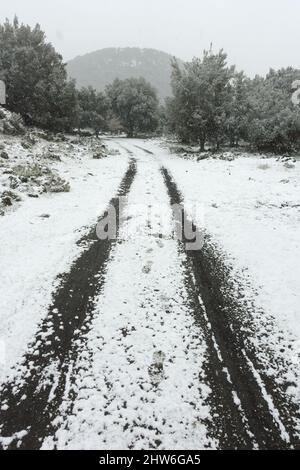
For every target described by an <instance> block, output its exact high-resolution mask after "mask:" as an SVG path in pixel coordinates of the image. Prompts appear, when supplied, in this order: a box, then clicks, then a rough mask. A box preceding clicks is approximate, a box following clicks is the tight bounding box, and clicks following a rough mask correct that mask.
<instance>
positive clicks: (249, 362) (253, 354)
mask: <svg viewBox="0 0 300 470" xmlns="http://www.w3.org/2000/svg"><path fill="white" fill-rule="evenodd" d="M109 145H112V146H114V147H116V146H118V147H119V148H120V150H121V152H122V155H121V156H120V157H117V158H120V161H117V160H116V159H112V161H110V162H108V160H106V162H107V165H108V168H107V175H108V179H109V175H110V171H111V170H112V169H113V168H115V167H116V166H117V168H115V171H116V176H117V177H118V178H119V180H118V183H119V188H118V189H117V188H113V186H112V193H111V194H110V197H111V200H110V203H111V206H112V207H113V208H115V209H116V211H117V215H118V216H117V227H116V228H117V231H116V234H117V237H116V240H99V239H98V238H97V237H96V230H95V226H91V228H90V231H87V232H86V233H85V234H84V235H83V236H82V238H81V239H80V240H77V244H78V246H80V251H79V252H78V255H77V256H76V257H74V258H73V262H72V264H70V267H69V268H68V269H67V270H66V272H65V273H64V274H63V275H62V276H61V282H59V283H58V285H56V286H55V289H54V291H53V292H52V293H51V298H50V301H48V305H47V308H46V312H45V313H44V314H43V315H40V317H39V318H38V316H37V315H36V316H35V318H34V321H35V322H36V325H35V326H34V325H31V327H30V331H31V333H32V338H31V341H30V344H29V346H28V347H27V351H26V352H25V353H24V354H23V359H22V360H21V359H20V357H18V356H16V358H15V361H16V363H15V364H13V360H12V361H11V362H12V369H13V373H12V372H10V371H7V374H8V380H7V381H6V382H4V383H3V386H2V389H1V411H0V423H1V424H0V425H1V433H0V434H1V438H0V442H1V444H2V447H3V448H23V449H26V448H27V449H28V448H34V449H56V448H58V449H203V448H250V449H251V448H252V449H258V448H261V449H262V448H293V447H298V446H299V410H298V403H297V400H296V399H295V400H294V399H292V398H291V395H290V394H287V393H286V391H287V389H288V387H290V386H291V384H294V381H295V380H296V379H295V375H296V371H295V367H294V368H291V369H289V370H287V367H288V365H289V364H288V361H287V360H286V356H283V355H280V354H279V353H278V354H277V351H276V350H274V349H271V350H270V347H269V344H268V343H267V341H265V342H263V340H262V339H261V338H262V337H264V336H263V334H265V331H266V323H267V326H268V327H269V331H270V334H273V333H274V334H277V335H278V337H280V335H281V336H282V343H281V344H287V342H288V340H287V337H286V336H285V335H282V331H281V329H280V326H279V325H276V324H274V322H272V321H271V320H270V319H269V317H266V318H264V312H263V310H261V309H260V310H259V312H260V315H261V317H262V320H261V325H260V324H258V323H259V322H257V316H256V315H254V314H253V298H252V297H251V295H250V294H249V291H247V295H245V292H244V290H243V287H244V286H243V279H242V278H241V279H238V282H237V277H236V278H235V282H233V280H232V270H231V268H230V266H229V265H227V264H226V260H224V257H223V256H222V253H221V251H220V250H219V245H218V244H216V243H215V240H214V237H213V236H212V235H211V234H209V233H206V229H207V227H205V226H202V225H201V224H204V222H203V221H202V220H201V219H200V218H199V219H195V216H194V214H193V211H192V200H191V198H190V197H189V192H188V188H187V187H185V182H186V180H185V179H184V177H183V176H182V175H183V174H184V172H185V171H186V168H188V164H187V163H186V162H185V161H184V160H182V159H180V158H178V157H170V155H168V153H167V152H166V151H165V150H163V149H162V148H161V147H160V146H159V145H158V144H155V143H153V142H143V141H135V140H133V139H119V140H118V139H117V140H115V141H114V142H113V143H110V144H109ZM125 162H126V164H124V163H125ZM126 165H127V167H126ZM180 165H181V166H180ZM179 168H181V172H182V174H181V173H180V170H179ZM120 171H121V173H123V176H122V177H123V179H122V181H121V178H120ZM176 172H177V173H176ZM193 181H194V180H191V183H192V182H193ZM70 194H72V193H70ZM100 197H101V198H102V203H99V207H100V212H98V213H97V212H96V207H95V206H94V208H95V212H94V220H95V219H96V218H97V217H100V218H101V217H102V216H103V215H105V214H104V209H103V201H104V200H105V205H106V207H107V206H108V202H109V199H108V198H107V192H105V193H104V194H103V195H101V196H100ZM119 197H122V198H123V200H124V207H123V210H122V211H119V206H118V198H119ZM196 202H198V203H199V204H201V203H202V201H199V200H198V201H196ZM175 204H176V205H179V204H182V205H184V206H186V208H187V211H186V214H185V215H186V218H187V219H190V221H191V222H193V223H194V225H193V228H194V230H195V233H196V234H197V235H199V238H202V236H203V234H205V243H204V247H203V248H202V249H201V250H191V251H187V250H186V241H187V240H186V239H185V238H184V237H183V238H182V239H181V240H178V239H177V238H176V237H175V236H174V232H175V228H176V223H178V220H176V218H175V216H174V211H173V210H172V207H173V205H175ZM15 217H17V213H16V215H15ZM91 218H92V217H91ZM191 219H193V220H191ZM78 228H80V227H78ZM12 243H13V242H12ZM73 256H74V255H73ZM50 265H51V264H50ZM51 266H52V265H51ZM58 272H59V271H58ZM51 276H53V277H54V274H53V273H52V272H51ZM33 291H34V288H33ZM49 295H50V294H49ZM16 297H17V296H16ZM22 302H25V299H24V298H23V299H22V296H19V304H18V305H20V303H21V304H22ZM43 309H44V310H45V306H44V305H43ZM16 310H17V307H16ZM254 310H255V309H254ZM256 313H257V312H256ZM37 319H38V321H37ZM34 321H33V322H34ZM260 333H261V334H260ZM28 335H29V334H28ZM11 338H12V340H13V333H12V337H11ZM25 339H26V340H27V336H26V337H25ZM25 339H23V342H24V341H25ZM257 345H259V346H260V350H259V351H257V349H256V348H257ZM19 349H20V351H21V350H22V348H21V347H20V348H19ZM270 367H272V368H274V369H276V371H277V375H279V376H280V378H281V381H280V380H275V378H274V375H272V374H270V373H269V368H270ZM288 372H289V374H288ZM276 378H278V377H277V376H276Z"/></svg>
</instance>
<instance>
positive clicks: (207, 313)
mask: <svg viewBox="0 0 300 470" xmlns="http://www.w3.org/2000/svg"><path fill="white" fill-rule="evenodd" d="M162 174H163V176H164V179H165V183H166V186H167V188H168V193H169V197H170V202H171V204H172V205H173V204H182V196H181V194H180V192H179V191H178V189H177V187H176V184H175V183H174V181H173V180H172V178H171V176H170V174H169V172H168V171H167V170H166V169H165V168H162ZM184 217H185V219H186V220H187V218H186V216H184ZM194 229H195V230H197V228H196V227H195V226H194ZM184 242H185V241H184V236H183V241H182V242H179V243H180V250H185V247H184ZM186 256H187V271H188V272H189V283H190V285H192V287H193V288H192V289H191V295H192V296H193V300H194V315H195V317H196V318H197V320H198V322H199V325H201V327H202V328H203V329H204V331H205V333H206V337H207V344H208V350H209V354H208V367H207V370H206V373H207V377H208V379H209V382H210V385H211V387H212V389H213V394H214V403H213V404H212V406H214V407H215V410H216V413H217V416H218V417H217V418H216V422H215V425H216V426H217V427H219V428H220V429H219V432H218V434H219V435H218V437H219V439H220V444H221V447H222V448H257V447H258V448H259V449H287V448H291V443H290V436H289V434H288V432H287V431H286V428H285V425H284V423H283V421H282V417H281V416H280V415H279V412H278V410H277V409H276V408H275V405H274V402H275V400H273V398H272V396H271V394H270V391H268V392H267V390H266V387H265V386H264V383H263V381H262V379H261V377H260V374H259V372H258V370H257V367H256V364H255V362H254V361H251V360H250V358H249V355H248V351H247V349H246V347H245V343H244V340H243V334H242V332H240V331H237V330H236V329H235V325H233V323H232V316H233V313H234V311H235V309H239V308H240V307H239V306H238V305H237V304H235V302H234V300H233V299H232V298H227V297H226V294H224V292H227V291H228V289H226V281H227V278H226V269H225V266H223V265H222V263H221V262H220V259H218V257H217V256H216V254H215V253H213V251H212V250H210V249H209V248H208V249H207V248H205V249H202V250H197V251H186ZM246 351H247V352H246ZM254 364H255V365H254ZM274 394H276V391H274Z"/></svg>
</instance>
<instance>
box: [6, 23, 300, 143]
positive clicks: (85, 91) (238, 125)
mask: <svg viewBox="0 0 300 470" xmlns="http://www.w3.org/2000/svg"><path fill="white" fill-rule="evenodd" d="M297 79H300V71H299V70H295V69H293V68H291V67H290V68H286V69H281V70H279V71H274V70H270V72H269V74H268V75H267V76H266V77H265V78H262V77H259V76H256V77H255V78H254V79H250V78H248V77H246V76H245V75H244V73H243V72H237V71H236V70H235V67H233V66H231V67H229V66H228V65H227V55H226V54H225V53H224V51H223V50H220V51H219V52H218V53H213V51H212V50H210V51H204V53H203V57H202V58H195V59H193V60H192V61H191V62H188V63H185V64H184V65H183V66H182V65H179V64H177V62H176V61H175V60H174V62H173V64H172V78H171V85H172V90H173V96H172V97H170V98H168V99H167V100H166V103H165V106H162V105H161V104H160V103H159V100H158V98H157V94H156V90H155V89H154V88H153V87H152V86H151V85H150V84H149V83H148V82H146V80H145V79H143V78H139V79H136V78H130V79H127V80H118V79H117V80H115V81H114V82H113V83H112V84H111V85H109V86H107V87H106V89H105V90H104V91H103V92H97V91H96V90H95V89H94V88H92V87H88V88H82V89H80V90H77V89H76V86H75V82H74V81H72V80H69V79H68V77H67V73H66V66H65V64H64V63H63V59H62V57H61V55H60V54H58V53H57V52H56V51H55V49H54V47H53V46H52V45H51V44H49V43H47V42H46V38H45V34H44V33H43V31H42V30H41V29H40V26H39V25H36V26H35V27H34V28H31V27H29V26H26V25H24V24H20V23H19V21H18V19H17V18H15V19H14V21H13V22H12V23H10V22H9V21H8V20H6V21H5V22H4V24H2V25H0V80H4V81H5V83H6V89H7V107H8V108H9V109H10V110H12V111H14V112H16V113H20V114H21V115H22V116H23V118H24V119H25V120H26V122H27V123H28V124H33V125H36V126H39V127H41V128H44V129H49V130H51V131H71V130H73V129H75V128H77V129H79V130H81V129H86V128H88V129H92V130H93V131H94V132H95V133H99V132H103V131H112V132H115V131H120V130H122V131H125V132H126V133H127V135H128V136H136V135H141V134H151V133H154V132H161V131H163V130H164V131H165V132H171V133H172V134H174V135H175V136H176V137H177V138H178V139H180V140H181V141H182V142H185V143H196V144H199V146H200V147H201V149H202V150H204V149H205V148H206V147H207V145H209V146H210V147H212V148H214V149H219V148H220V147H221V146H222V145H225V144H226V145H230V146H238V145H239V144H240V143H241V142H243V143H247V144H249V145H250V146H251V147H252V148H253V149H256V150H257V149H258V150H261V151H275V152H287V151H292V150H293V149H294V148H297V147H299V143H300V106H296V105H295V104H293V103H292V100H291V96H292V93H293V90H292V84H293V82H294V81H295V80H297Z"/></svg>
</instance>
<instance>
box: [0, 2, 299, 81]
mask: <svg viewBox="0 0 300 470" xmlns="http://www.w3.org/2000/svg"><path fill="white" fill-rule="evenodd" d="M0 2H1V4H0V15H1V17H0V19H1V21H3V20H4V18H5V17H8V18H10V19H12V18H13V16H14V14H17V15H18V16H19V19H20V20H21V21H23V22H24V23H28V24H30V25H34V24H35V23H36V22H38V23H40V24H41V26H42V28H43V29H44V31H45V32H46V34H47V37H48V39H49V41H51V42H52V43H53V44H54V45H55V47H56V48H57V50H58V51H60V52H61V54H62V55H63V57H64V58H65V60H69V59H71V58H73V57H75V56H77V55H81V54H84V53H86V52H91V51H94V50H97V49H102V48H104V47H126V46H138V47H151V48H155V49H160V50H163V51H166V52H169V53H171V54H173V55H176V56H178V57H180V58H182V59H184V60H188V59H191V58H192V57H193V56H195V55H198V56H199V55H201V53H202V50H203V49H205V48H209V45H210V43H211V42H212V43H213V47H214V49H219V48H221V47H223V48H224V49H225V51H226V52H227V53H228V56H229V62H230V63H235V64H236V65H237V68H238V69H243V70H245V71H246V72H247V73H248V74H250V75H254V74H255V73H259V74H264V73H266V72H267V71H268V69H269V67H273V68H280V67H285V66H288V65H292V66H294V67H297V68H300V47H299V46H300V1H299V0H51V1H46V0H0Z"/></svg>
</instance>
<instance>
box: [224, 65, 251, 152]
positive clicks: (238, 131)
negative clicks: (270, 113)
mask: <svg viewBox="0 0 300 470" xmlns="http://www.w3.org/2000/svg"><path fill="white" fill-rule="evenodd" d="M248 89H249V79H247V78H246V77H245V75H244V73H243V72H239V73H235V75H234V76H233V78H232V80H231V99H230V101H229V102H228V106H227V110H226V120H225V129H226V135H227V137H228V139H229V143H230V145H231V146H232V147H233V146H238V144H239V141H240V139H244V140H246V139H247V137H248V126H249V116H250V102H249V94H248V91H249V90H248Z"/></svg>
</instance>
